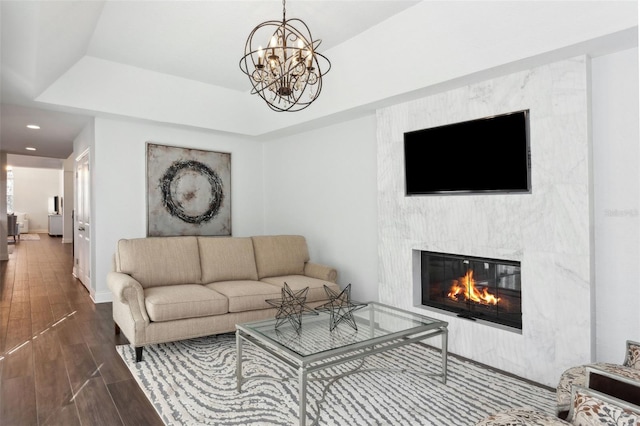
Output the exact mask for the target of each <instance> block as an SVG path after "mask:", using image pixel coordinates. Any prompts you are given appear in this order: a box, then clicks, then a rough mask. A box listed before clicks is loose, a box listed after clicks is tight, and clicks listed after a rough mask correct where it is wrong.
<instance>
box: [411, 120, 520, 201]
mask: <svg viewBox="0 0 640 426" xmlns="http://www.w3.org/2000/svg"><path fill="white" fill-rule="evenodd" d="M404 162H405V185H406V195H427V194H465V193H478V192H487V193H490V192H497V193H505V192H507V193H509V192H514V193H528V192H531V169H530V154H529V111H528V110H527V111H518V112H513V113H509V114H502V115H497V116H494V117H487V118H482V119H477V120H471V121H465V122H462V123H455V124H448V125H445V126H439V127H433V128H429V129H423V130H417V131H414V132H407V133H405V134H404Z"/></svg>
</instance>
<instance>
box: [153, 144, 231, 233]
mask: <svg viewBox="0 0 640 426" xmlns="http://www.w3.org/2000/svg"><path fill="white" fill-rule="evenodd" d="M178 235H218V236H230V235H231V154H230V153H225V152H215V151H203V150H199V149H190V148H180V147H174V146H165V145H157V144H154V143H151V142H147V236H149V237H159V236H178Z"/></svg>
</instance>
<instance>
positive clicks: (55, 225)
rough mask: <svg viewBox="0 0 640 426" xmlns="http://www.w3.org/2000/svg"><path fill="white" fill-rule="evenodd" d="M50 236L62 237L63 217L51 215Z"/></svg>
mask: <svg viewBox="0 0 640 426" xmlns="http://www.w3.org/2000/svg"><path fill="white" fill-rule="evenodd" d="M49 235H51V236H62V215H60V214H50V215H49Z"/></svg>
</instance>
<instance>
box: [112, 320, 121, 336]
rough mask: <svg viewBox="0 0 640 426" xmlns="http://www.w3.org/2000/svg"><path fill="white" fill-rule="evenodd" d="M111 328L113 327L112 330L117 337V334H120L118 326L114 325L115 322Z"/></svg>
mask: <svg viewBox="0 0 640 426" xmlns="http://www.w3.org/2000/svg"><path fill="white" fill-rule="evenodd" d="M113 326H114V330H115V332H116V336H117V335H118V334H120V326H119V325H118V324H116V323H115V322H114V323H113Z"/></svg>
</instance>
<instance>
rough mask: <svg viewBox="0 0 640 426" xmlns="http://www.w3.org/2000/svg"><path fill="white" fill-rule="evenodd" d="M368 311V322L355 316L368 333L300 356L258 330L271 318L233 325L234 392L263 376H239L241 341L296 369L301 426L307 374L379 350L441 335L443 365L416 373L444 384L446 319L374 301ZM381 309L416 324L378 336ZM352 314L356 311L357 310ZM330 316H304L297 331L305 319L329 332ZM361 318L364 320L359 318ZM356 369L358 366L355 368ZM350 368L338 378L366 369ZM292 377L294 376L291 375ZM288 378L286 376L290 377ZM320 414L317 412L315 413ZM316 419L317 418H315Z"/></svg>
mask: <svg viewBox="0 0 640 426" xmlns="http://www.w3.org/2000/svg"><path fill="white" fill-rule="evenodd" d="M367 310H368V312H369V313H370V314H369V317H370V318H371V320H370V321H368V322H367V320H366V318H364V317H362V316H361V315H362V313H364V312H362V313H360V315H359V316H357V320H358V321H359V329H358V333H360V332H361V330H362V332H364V333H366V332H367V331H368V332H370V333H371V336H370V337H369V336H368V337H367V338H365V339H363V340H359V341H354V342H343V343H342V344H340V345H337V346H336V347H334V348H332V349H329V350H321V351H318V352H311V353H309V354H306V355H302V354H300V353H298V352H296V351H295V350H293V349H291V348H289V347H287V346H286V345H285V344H283V343H281V342H278V341H277V340H274V339H273V338H271V337H269V336H266V335H265V334H262V333H261V332H260V331H259V330H260V329H261V328H263V329H264V328H265V327H275V319H273V320H271V319H270V320H263V321H256V322H251V323H245V324H238V325H236V350H237V360H236V381H237V391H238V392H242V384H243V383H244V382H246V381H247V380H251V379H254V378H255V379H258V378H262V379H264V378H265V377H264V376H261V377H245V378H243V376H242V346H243V343H244V342H249V343H251V344H253V345H254V346H255V347H257V348H259V349H261V350H263V351H264V352H266V353H267V354H269V355H271V356H273V357H275V358H277V359H279V360H280V361H282V362H284V363H285V364H287V365H288V366H289V367H291V368H292V369H293V370H294V371H296V372H297V379H298V392H299V406H298V417H299V421H300V425H302V426H304V425H305V422H306V417H307V382H308V381H309V380H314V378H310V377H309V375H310V374H312V373H314V372H316V371H319V370H324V369H326V368H330V367H334V366H336V365H338V364H343V363H346V362H349V361H354V360H359V359H364V358H365V357H368V356H370V355H374V354H378V353H381V352H386V351H389V350H392V349H395V348H398V347H400V346H405V345H408V344H411V343H416V342H420V341H423V340H426V339H429V338H432V337H436V336H441V353H442V368H441V371H440V372H439V373H427V372H419V371H415V372H416V373H420V374H423V375H426V376H436V377H441V380H442V383H446V381H447V338H448V330H447V325H448V323H447V322H445V321H441V320H437V319H433V318H429V317H425V316H423V315H419V314H416V313H413V312H409V311H405V310H402V309H398V308H393V307H391V306H387V305H383V304H380V303H376V302H370V303H368V304H367V307H366V308H364V309H363V310H362V311H367ZM381 310H383V311H384V315H389V316H393V315H396V316H398V318H404V319H407V318H409V319H410V320H415V322H416V324H414V326H412V327H408V328H406V329H401V330H396V331H393V332H388V333H387V332H385V331H383V334H381V335H375V331H381V329H380V328H379V327H378V325H379V324H377V322H375V320H374V318H375V313H376V312H377V313H379V314H380V311H381ZM355 314H358V312H356V313H355ZM328 318H329V315H328V314H326V313H322V312H321V313H319V316H309V317H303V324H302V328H301V330H300V333H304V332H305V322H306V323H311V322H315V323H317V322H318V321H326V333H327V335H330V333H331V332H330V331H329V323H328V321H329V319H328ZM363 320H364V323H362V321H363ZM371 323H374V327H370V324H371ZM340 327H349V326H348V325H340ZM358 368H359V367H358ZM356 370H358V371H355V370H354V371H353V372H350V373H346V374H342V375H340V377H343V376H346V375H349V374H353V373H356V372H361V371H367V370H366V369H363V370H359V369H356ZM291 378H293V377H291ZM291 378H289V379H291ZM336 378H339V377H337V376H333V377H322V378H315V380H332V379H336ZM318 414H319V413H318ZM316 421H317V420H316Z"/></svg>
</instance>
